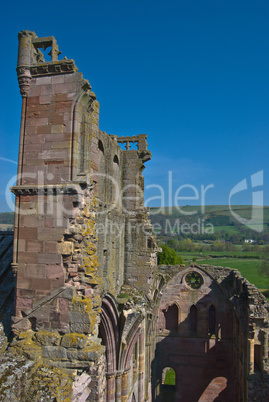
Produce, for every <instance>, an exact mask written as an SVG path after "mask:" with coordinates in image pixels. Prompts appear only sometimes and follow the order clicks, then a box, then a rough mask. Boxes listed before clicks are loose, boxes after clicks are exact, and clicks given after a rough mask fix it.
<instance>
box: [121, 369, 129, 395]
mask: <svg viewBox="0 0 269 402" xmlns="http://www.w3.org/2000/svg"><path fill="white" fill-rule="evenodd" d="M129 374H130V368H129V369H128V370H126V371H125V372H124V373H123V374H122V377H121V402H127V401H128V380H129Z"/></svg>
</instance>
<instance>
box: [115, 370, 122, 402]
mask: <svg viewBox="0 0 269 402" xmlns="http://www.w3.org/2000/svg"><path fill="white" fill-rule="evenodd" d="M121 379H122V372H121V371H118V372H117V374H116V402H121Z"/></svg>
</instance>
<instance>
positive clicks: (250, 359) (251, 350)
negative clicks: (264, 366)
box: [248, 339, 254, 374]
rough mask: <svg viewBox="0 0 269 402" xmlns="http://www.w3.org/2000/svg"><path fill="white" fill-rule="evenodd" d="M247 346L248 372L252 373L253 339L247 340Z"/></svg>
mask: <svg viewBox="0 0 269 402" xmlns="http://www.w3.org/2000/svg"><path fill="white" fill-rule="evenodd" d="M248 347H249V368H248V371H249V374H254V339H249V340H248Z"/></svg>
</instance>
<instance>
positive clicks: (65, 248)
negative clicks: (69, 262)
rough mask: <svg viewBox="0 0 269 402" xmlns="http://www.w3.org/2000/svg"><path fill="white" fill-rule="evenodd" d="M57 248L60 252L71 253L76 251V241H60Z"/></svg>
mask: <svg viewBox="0 0 269 402" xmlns="http://www.w3.org/2000/svg"><path fill="white" fill-rule="evenodd" d="M57 249H58V253H59V254H63V255H71V254H73V252H74V243H73V242H71V241H65V242H61V243H58V246H57Z"/></svg>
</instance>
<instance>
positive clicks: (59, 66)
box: [31, 60, 77, 77]
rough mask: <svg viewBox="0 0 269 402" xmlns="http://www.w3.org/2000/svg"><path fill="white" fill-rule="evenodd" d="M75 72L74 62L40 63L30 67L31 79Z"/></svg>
mask: <svg viewBox="0 0 269 402" xmlns="http://www.w3.org/2000/svg"><path fill="white" fill-rule="evenodd" d="M76 71H77V67H76V65H75V62H74V60H62V61H57V62H55V63H53V62H48V63H40V64H38V65H37V64H34V65H33V66H32V67H31V74H32V76H33V77H37V76H41V75H54V74H66V73H75V72H76Z"/></svg>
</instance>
